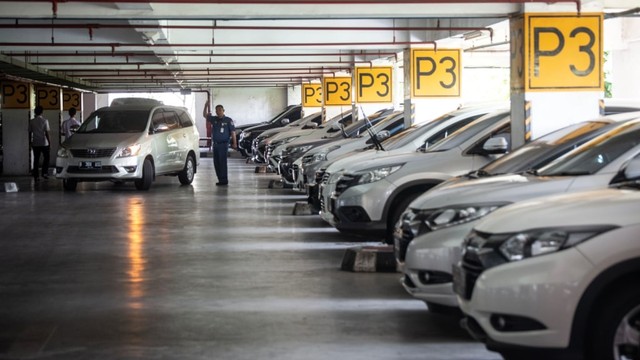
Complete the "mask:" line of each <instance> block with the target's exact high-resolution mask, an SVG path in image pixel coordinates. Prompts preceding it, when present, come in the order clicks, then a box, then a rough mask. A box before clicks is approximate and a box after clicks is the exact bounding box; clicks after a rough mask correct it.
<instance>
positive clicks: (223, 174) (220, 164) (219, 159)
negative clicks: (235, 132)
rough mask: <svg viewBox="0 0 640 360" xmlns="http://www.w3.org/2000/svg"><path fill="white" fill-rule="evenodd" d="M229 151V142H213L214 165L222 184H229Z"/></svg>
mask: <svg viewBox="0 0 640 360" xmlns="http://www.w3.org/2000/svg"><path fill="white" fill-rule="evenodd" d="M228 152H229V142H228V141H227V142H216V143H214V144H213V167H214V168H215V169H216V176H217V177H218V182H219V183H220V184H227V183H228V182H229V179H228V177H227V156H228Z"/></svg>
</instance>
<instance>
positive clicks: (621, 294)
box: [587, 283, 640, 360]
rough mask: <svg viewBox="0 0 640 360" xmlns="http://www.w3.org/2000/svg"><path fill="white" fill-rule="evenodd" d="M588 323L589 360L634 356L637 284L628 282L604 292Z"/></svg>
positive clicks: (639, 349)
mask: <svg viewBox="0 0 640 360" xmlns="http://www.w3.org/2000/svg"><path fill="white" fill-rule="evenodd" d="M607 298H608V300H607V301H605V302H604V303H603V304H602V306H600V307H599V309H598V310H599V314H598V315H597V320H596V322H595V323H593V324H592V325H591V326H590V327H591V330H590V331H591V336H590V343H591V346H592V348H591V351H589V353H588V354H587V356H588V359H591V360H623V359H637V358H638V354H640V337H639V334H640V288H638V287H637V285H636V284H632V283H629V284H627V285H626V286H624V287H623V288H620V289H618V290H617V291H614V292H613V293H611V294H609V295H607Z"/></svg>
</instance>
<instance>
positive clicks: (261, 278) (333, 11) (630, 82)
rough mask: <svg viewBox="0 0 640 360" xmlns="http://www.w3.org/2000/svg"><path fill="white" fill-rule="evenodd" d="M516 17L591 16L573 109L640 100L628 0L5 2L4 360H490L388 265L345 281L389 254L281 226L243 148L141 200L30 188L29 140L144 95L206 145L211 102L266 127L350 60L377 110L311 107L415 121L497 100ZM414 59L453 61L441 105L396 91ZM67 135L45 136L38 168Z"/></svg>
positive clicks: (104, 188)
mask: <svg viewBox="0 0 640 360" xmlns="http://www.w3.org/2000/svg"><path fill="white" fill-rule="evenodd" d="M529 12H531V13H538V12H553V13H563V14H565V13H571V14H590V13H594V12H596V13H603V14H604V15H603V17H602V18H603V23H604V29H605V32H604V33H603V38H604V44H605V47H606V49H605V50H606V51H605V52H604V53H605V56H606V57H607V61H604V64H606V65H603V67H602V68H601V70H602V72H603V79H604V83H603V84H602V88H597V89H596V90H593V91H591V92H589V93H588V94H586V95H585V93H582V92H578V93H577V95H575V94H574V95H572V97H571V99H570V100H569V101H568V103H570V104H572V105H574V102H575V103H577V104H580V103H584V102H586V103H589V104H593V106H591V107H589V106H586V107H585V108H587V110H584V109H577V110H576V109H573V108H572V109H570V110H567V111H569V112H570V111H576V112H579V111H582V110H584V111H585V112H589V114H590V113H591V112H596V113H597V111H598V109H597V100H599V99H604V98H605V97H608V98H619V99H624V100H630V101H637V100H638V99H640V89H639V88H638V87H637V83H638V80H640V72H639V71H638V70H637V66H636V63H637V59H638V56H640V45H638V44H639V42H638V39H639V38H640V21H639V20H638V16H639V15H638V14H640V8H639V7H638V4H636V3H635V2H634V1H632V0H631V1H625V0H617V1H614V0H604V1H588V0H576V1H568V2H559V3H557V2H548V1H538V0H532V1H514V0H504V1H484V2H478V1H444V0H441V1H437V0H425V1H420V0H418V1H414V0H410V1H402V2H395V1H378V0H362V1H347V2H341V1H333V0H327V1H306V0H301V1H291V2H283V1H269V0H264V1H263V0H255V1H240V0H238V1H236V0H226V1H207V0H199V1H195V0H191V1H184V2H181V1H162V0H159V1H155V2H146V1H133V0H125V1H102V2H100V1H76V0H69V1H21V2H17V1H0V34H1V35H0V39H1V40H0V86H2V101H3V102H2V107H1V108H0V135H1V136H0V139H1V140H0V149H2V153H1V157H0V159H1V160H2V172H1V173H0V182H2V186H3V189H4V192H2V193H0V196H1V197H2V201H0V233H1V234H2V235H0V274H1V275H0V299H1V300H0V304H1V305H2V306H0V359H65V360H66V359H96V360H100V359H250V358H252V359H268V358H271V359H291V360H293V359H300V360H304V359H308V360H315V359H336V358H341V359H427V360H440V359H442V360H444V359H455V360H471V359H473V360H483V359H487V360H497V359H501V358H502V357H501V356H500V355H499V354H498V353H496V352H493V351H489V350H487V348H486V347H485V345H484V344H483V343H482V342H480V341H478V340H477V339H474V338H472V337H471V336H470V335H469V333H468V332H467V331H465V330H464V329H463V328H462V327H461V326H460V320H461V313H458V312H453V313H449V314H442V313H435V312H430V311H429V309H428V307H427V306H426V305H425V303H424V302H422V301H419V300H416V299H415V298H413V297H411V296H410V295H409V294H407V293H406V291H405V290H404V289H403V287H402V286H401V283H400V281H401V273H400V272H397V271H394V269H391V270H389V269H385V270H384V271H375V269H373V270H371V269H367V270H366V271H355V270H354V269H353V268H348V267H345V266H344V261H345V256H346V254H348V252H349V250H351V249H361V248H363V247H372V248H376V247H378V248H385V247H386V245H384V244H383V243H382V242H381V241H380V239H373V238H367V237H363V236H357V235H352V234H347V233H343V232H340V231H338V230H336V229H335V228H334V227H332V226H330V225H329V224H327V223H326V222H324V221H323V220H322V219H321V218H320V217H319V216H318V215H317V214H304V215H299V214H295V211H294V210H295V208H296V206H300V204H301V203H305V202H306V195H305V194H304V192H300V191H294V190H292V189H290V188H283V187H279V186H277V184H278V182H279V181H280V180H279V179H280V177H279V176H278V175H277V174H274V173H270V172H264V171H259V170H258V169H259V168H258V167H257V165H258V164H254V163H252V162H251V161H250V160H249V159H247V158H245V157H243V156H242V155H241V154H240V153H239V152H237V151H231V152H230V153H229V178H230V185H229V186H228V187H216V186H215V183H216V176H215V172H214V169H213V164H212V161H211V158H210V156H209V155H210V154H209V153H208V152H207V151H204V152H203V153H202V154H201V158H200V163H199V164H198V172H197V174H196V177H195V179H194V181H193V183H192V184H191V185H186V186H185V185H181V184H180V182H179V181H178V179H177V178H176V177H158V178H157V179H155V181H154V183H153V187H152V188H151V189H150V190H149V191H138V190H136V188H135V187H134V186H133V185H131V184H130V183H124V184H121V183H118V182H115V183H112V182H100V183H93V182H86V183H80V184H79V185H78V188H77V190H76V191H75V192H72V193H70V192H68V191H64V187H63V184H62V181H61V180H59V179H56V178H55V174H52V176H51V177H50V178H49V180H47V181H41V182H38V183H36V182H34V181H33V179H32V177H31V175H30V169H31V167H32V166H33V164H32V163H31V156H32V155H31V152H30V150H29V144H28V138H27V133H26V132H25V131H24V129H25V128H26V123H27V122H28V120H29V119H30V118H31V117H33V109H34V107H35V106H36V105H37V103H38V102H40V101H44V100H49V98H47V96H48V95H47V91H58V92H57V93H56V95H55V96H56V99H59V100H61V101H60V103H59V104H56V105H55V106H54V107H53V108H49V109H46V110H45V115H46V116H47V118H49V119H50V121H52V122H53V123H55V124H57V125H56V126H57V127H56V128H57V129H58V130H59V126H60V123H61V121H62V120H64V119H65V118H66V117H67V111H68V108H69V106H70V105H69V104H71V103H72V102H73V100H74V99H76V98H75V96H78V98H77V99H80V100H79V101H80V102H79V103H78V108H79V110H80V111H79V113H80V114H81V117H82V118H86V117H87V116H89V114H90V113H91V112H93V111H94V110H96V109H99V108H101V107H103V106H108V105H109V104H110V103H111V101H112V100H113V99H114V98H118V97H131V96H133V97H151V98H156V99H162V101H163V102H165V103H167V104H168V105H177V106H182V107H185V108H186V109H188V111H189V112H190V114H191V116H192V118H193V119H194V122H195V123H196V126H197V127H198V130H199V132H200V134H201V137H202V138H203V139H204V144H206V141H207V138H208V137H210V133H207V127H206V123H205V120H204V118H202V116H201V113H202V107H203V106H204V102H205V101H207V100H209V99H211V101H213V102H214V103H215V104H218V103H221V104H224V105H225V108H226V109H227V115H228V116H230V117H232V118H233V119H234V120H235V121H236V124H237V125H238V126H240V125H243V124H248V123H255V122H260V121H266V120H269V119H270V118H272V117H273V116H274V115H276V114H277V113H279V112H280V111H281V110H282V109H283V108H285V107H286V106H287V105H292V104H293V105H297V104H301V103H304V100H305V99H304V96H305V93H304V91H303V88H304V86H305V85H309V84H316V85H317V84H320V83H321V82H322V79H323V78H335V77H351V76H352V75H353V73H354V72H355V68H357V67H363V68H369V69H370V68H374V67H389V68H391V69H392V71H393V74H394V75H395V76H394V80H393V94H392V95H393V96H392V98H391V101H389V102H369V103H367V102H363V103H361V104H356V103H355V101H354V102H353V103H351V102H350V103H349V104H346V105H339V106H305V107H304V111H305V113H306V114H311V113H314V112H318V111H322V112H324V113H326V117H327V118H329V117H331V116H333V115H335V114H338V113H340V112H342V111H344V110H345V109H351V108H357V109H360V110H361V112H364V113H372V112H373V111H375V110H378V109H380V108H383V107H389V106H391V107H395V108H398V109H405V110H407V111H411V113H412V114H413V119H414V120H413V121H414V123H422V122H427V121H428V120H429V119H432V118H435V117H436V116H438V115H441V114H443V113H445V112H447V111H450V110H453V109H456V108H458V107H460V106H461V105H462V104H469V103H474V102H507V103H508V102H509V101H510V98H511V96H512V95H513V89H512V87H511V86H510V76H511V74H510V71H511V70H510V66H511V63H510V61H511V55H513V50H512V49H511V48H510V46H512V45H511V44H512V43H511V40H510V36H511V32H510V29H509V21H510V20H511V19H512V18H513V16H514V14H520V13H529ZM607 29H608V30H607ZM413 48H419V49H423V48H428V49H434V48H435V49H437V48H440V49H447V48H457V49H460V50H461V54H462V59H463V61H464V63H463V68H462V70H461V71H462V72H461V74H462V76H463V79H464V81H463V82H461V83H462V85H461V88H460V92H459V93H458V94H456V96H444V97H443V96H435V97H429V96H427V97H412V96H411V95H410V93H411V90H410V86H409V83H410V82H411V81H410V80H409V78H408V77H406V74H405V73H404V70H403V68H404V67H405V66H408V65H407V64H408V62H407V61H408V60H406V59H405V58H406V57H408V56H410V54H411V49H413ZM354 85H355V84H354ZM20 86H24V89H26V90H24V91H25V97H24V98H23V99H22V98H21V97H20V96H19V95H20V94H21V93H20V91H22V90H21V89H22V88H20ZM43 89H44V93H43V92H42V90H43ZM39 91H40V92H39ZM39 94H41V95H39ZM556 95H557V93H551V94H550V97H553V96H556ZM16 96H18V97H17V99H18V103H19V104H17V103H16V102H14V100H15V99H16ZM39 96H42V97H39ZM535 96H538V95H535ZM535 96H534V98H533V99H534V103H535V102H536V101H538V103H537V104H539V102H540V101H541V99H542V100H543V101H547V98H545V97H540V98H538V97H535ZM9 98H11V99H14V100H11V101H10V102H8V100H7V99H9ZM581 99H582V100H581ZM20 100H24V101H23V102H21V101H20ZM511 103H512V104H513V102H511ZM537 104H536V105H535V106H537ZM553 106H554V105H553V104H551V105H547V104H545V105H540V107H544V108H545V111H547V110H546V108H547V107H553ZM62 141H63V138H62V136H61V135H60V133H59V131H58V132H56V133H55V140H54V141H53V143H52V155H51V158H52V164H55V158H56V156H55V154H56V150H57V148H58V146H59V145H60V144H61V143H62ZM523 142H524V139H523ZM53 168H54V166H52V169H53ZM263 170H264V169H263ZM274 184H275V186H274Z"/></svg>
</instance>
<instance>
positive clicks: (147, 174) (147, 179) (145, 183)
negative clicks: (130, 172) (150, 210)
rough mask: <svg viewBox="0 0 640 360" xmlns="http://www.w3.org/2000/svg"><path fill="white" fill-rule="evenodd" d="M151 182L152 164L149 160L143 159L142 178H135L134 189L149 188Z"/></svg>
mask: <svg viewBox="0 0 640 360" xmlns="http://www.w3.org/2000/svg"><path fill="white" fill-rule="evenodd" d="M152 182H153V164H152V163H151V160H149V159H145V160H144V164H143V165H142V179H138V180H136V181H135V182H134V183H135V184H136V189H138V190H149V188H150V187H151V183H152Z"/></svg>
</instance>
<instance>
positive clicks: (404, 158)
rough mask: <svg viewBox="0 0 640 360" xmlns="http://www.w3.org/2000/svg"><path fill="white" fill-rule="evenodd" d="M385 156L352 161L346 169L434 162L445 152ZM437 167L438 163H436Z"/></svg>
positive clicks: (351, 170) (358, 169)
mask: <svg viewBox="0 0 640 360" xmlns="http://www.w3.org/2000/svg"><path fill="white" fill-rule="evenodd" d="M455 151H459V149H455ZM386 154H387V155H385V156H380V157H377V158H369V159H367V160H364V159H363V160H361V161H358V162H357V163H352V165H351V166H350V167H348V168H346V169H345V170H346V171H347V172H350V173H353V172H358V171H362V170H366V169H371V168H376V167H381V166H385V165H394V164H404V163H409V162H421V163H425V164H433V162H434V161H436V162H437V159H438V158H439V157H441V155H442V154H445V153H444V152H441V153H418V152H412V153H406V152H405V153H397V154H396V153H391V154H390V153H389V152H387V153H386ZM434 167H437V165H434Z"/></svg>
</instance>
